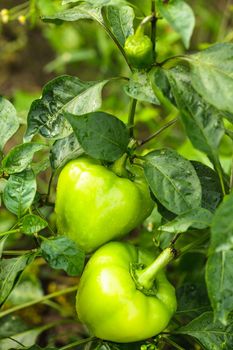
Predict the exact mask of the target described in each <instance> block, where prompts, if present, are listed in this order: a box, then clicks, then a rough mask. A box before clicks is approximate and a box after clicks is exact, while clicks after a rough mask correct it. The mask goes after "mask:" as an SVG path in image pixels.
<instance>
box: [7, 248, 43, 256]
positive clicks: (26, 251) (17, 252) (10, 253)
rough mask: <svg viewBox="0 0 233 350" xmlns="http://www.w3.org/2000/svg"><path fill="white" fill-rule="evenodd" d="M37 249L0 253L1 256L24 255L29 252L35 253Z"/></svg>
mask: <svg viewBox="0 0 233 350" xmlns="http://www.w3.org/2000/svg"><path fill="white" fill-rule="evenodd" d="M36 251H37V249H31V250H4V251H3V252H2V255H24V254H28V253H31V252H36Z"/></svg>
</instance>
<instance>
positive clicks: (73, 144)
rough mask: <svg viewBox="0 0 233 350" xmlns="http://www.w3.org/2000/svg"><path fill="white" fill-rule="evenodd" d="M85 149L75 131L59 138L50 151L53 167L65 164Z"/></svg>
mask: <svg viewBox="0 0 233 350" xmlns="http://www.w3.org/2000/svg"><path fill="white" fill-rule="evenodd" d="M83 153H84V150H83V149H82V147H81V146H80V144H79V143H78V140H77V137H76V136H75V134H74V133H72V134H70V135H69V136H67V137H65V138H63V139H60V140H57V141H56V142H55V143H54V144H53V147H52V149H51V152H50V162H51V166H52V168H53V169H57V168H59V167H62V166H63V165H65V164H66V163H67V162H68V161H69V160H71V159H74V158H77V157H79V156H80V155H81V154H83Z"/></svg>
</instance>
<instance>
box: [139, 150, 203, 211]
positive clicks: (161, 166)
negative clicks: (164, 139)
mask: <svg viewBox="0 0 233 350" xmlns="http://www.w3.org/2000/svg"><path fill="white" fill-rule="evenodd" d="M144 158H145V163H144V172H145V176H146V179H147V181H148V183H149V186H150V188H151V190H152V192H153V193H154V195H155V197H156V198H157V199H158V200H159V201H160V202H161V203H162V204H163V205H164V206H165V208H167V209H168V210H170V211H171V212H173V213H175V214H178V215H179V214H183V213H185V212H186V211H188V210H190V209H195V208H197V207H200V204H201V185H200V181H199V179H198V177H197V174H196V172H195V169H194V168H193V166H192V164H191V163H190V162H189V161H188V160H187V159H185V158H183V157H181V156H180V155H179V154H178V153H177V152H176V151H174V150H171V149H162V150H157V151H152V152H150V153H148V154H147V155H146V156H145V157H144Z"/></svg>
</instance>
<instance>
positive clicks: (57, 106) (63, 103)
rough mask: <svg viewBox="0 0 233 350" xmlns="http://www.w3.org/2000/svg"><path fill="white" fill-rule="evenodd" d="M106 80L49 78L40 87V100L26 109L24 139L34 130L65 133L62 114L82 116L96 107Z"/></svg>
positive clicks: (58, 135) (67, 129)
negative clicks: (46, 82)
mask: <svg viewBox="0 0 233 350" xmlns="http://www.w3.org/2000/svg"><path fill="white" fill-rule="evenodd" d="M107 82H108V81H107V80H104V81H102V82H83V81H81V80H80V79H78V78H76V77H72V76H61V77H58V78H55V79H54V80H52V81H50V82H49V83H48V84H47V85H46V86H45V87H44V89H43V93H42V97H41V99H39V100H36V101H34V102H33V104H32V106H31V108H30V111H29V114H28V128H27V131H26V135H25V140H26V141H30V140H31V139H32V137H33V136H34V135H35V134H36V133H40V134H41V135H42V136H44V137H46V138H58V139H60V138H63V137H65V136H67V135H69V134H70V133H71V132H72V129H71V127H70V124H69V123H68V122H67V120H66V119H65V118H64V113H65V112H69V113H74V114H76V115H82V114H86V113H89V112H92V111H95V110H96V109H98V108H99V107H100V106H101V103H102V97H101V92H102V89H103V87H104V85H105V84H106V83H107Z"/></svg>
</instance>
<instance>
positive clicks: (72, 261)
mask: <svg viewBox="0 0 233 350" xmlns="http://www.w3.org/2000/svg"><path fill="white" fill-rule="evenodd" d="M41 253H42V256H43V258H44V259H45V260H46V261H47V262H48V264H49V265H50V266H51V267H52V268H53V269H63V270H64V271H66V272H67V274H68V275H70V276H79V275H80V274H81V272H82V270H83V267H84V260H85V253H84V251H83V250H82V249H80V248H78V247H77V245H76V244H75V242H73V241H72V240H71V239H69V238H68V237H61V236H60V237H56V238H54V239H50V240H48V239H46V240H44V241H43V242H42V243H41Z"/></svg>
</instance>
